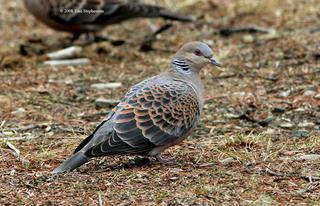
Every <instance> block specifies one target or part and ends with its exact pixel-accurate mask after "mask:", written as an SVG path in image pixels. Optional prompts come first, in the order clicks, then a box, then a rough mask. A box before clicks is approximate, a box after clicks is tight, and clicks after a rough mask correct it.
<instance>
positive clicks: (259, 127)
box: [0, 0, 320, 205]
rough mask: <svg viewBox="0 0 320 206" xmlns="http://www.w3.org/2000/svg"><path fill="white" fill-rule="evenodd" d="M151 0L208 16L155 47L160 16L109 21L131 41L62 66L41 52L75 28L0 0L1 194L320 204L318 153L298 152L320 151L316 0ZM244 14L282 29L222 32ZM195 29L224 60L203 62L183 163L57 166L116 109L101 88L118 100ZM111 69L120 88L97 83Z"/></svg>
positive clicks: (163, 64)
mask: <svg viewBox="0 0 320 206" xmlns="http://www.w3.org/2000/svg"><path fill="white" fill-rule="evenodd" d="M150 2H151V1H150ZM152 2H156V3H158V4H161V5H165V6H167V7H172V6H174V9H179V10H181V11H182V12H185V13H190V14H193V15H195V16H197V17H199V18H198V20H197V21H196V22H194V23H191V24H181V23H174V26H173V27H172V28H170V29H169V30H168V31H166V32H164V33H163V34H161V35H159V36H158V39H157V41H156V42H155V43H154V48H155V49H154V50H153V51H151V52H148V53H143V52H140V51H139V45H140V43H141V42H142V41H143V39H144V37H145V36H146V35H147V34H150V33H151V29H150V26H149V25H153V26H160V25H164V24H165V22H164V21H163V20H160V19H153V20H135V21H131V22H126V23H122V24H120V25H115V26H110V27H108V28H107V29H105V30H104V31H103V32H102V33H101V34H102V35H107V34H108V35H111V36H112V37H114V38H117V39H126V40H128V43H127V44H124V45H122V46H118V47H114V46H111V45H110V44H109V43H108V42H104V43H96V44H92V45H89V46H86V47H85V49H84V52H83V54H82V56H84V57H88V58H90V59H91V61H92V64H90V65H87V66H64V67H57V68H54V67H50V66H45V65H43V64H42V59H41V55H42V54H45V53H47V52H49V51H54V50H57V49H59V48H61V45H62V43H63V42H65V41H66V38H67V37H68V34H64V33H59V32H55V31H52V30H51V29H49V28H47V27H45V26H43V25H42V24H40V23H39V22H37V21H35V20H34V19H33V17H32V16H31V15H30V14H28V13H27V12H26V10H25V8H24V7H23V5H22V2H21V1H6V2H2V3H1V4H0V10H1V12H0V45H1V46H0V108H1V109H0V120H1V122H0V138H1V142H0V143H1V147H0V154H1V155H0V204H2V205H99V204H100V205H118V204H121V205H297V204H299V205H319V204H320V198H319V197H320V195H319V194H320V181H319V178H320V173H319V163H320V158H318V159H315V160H310V159H308V158H307V159H304V160H303V158H302V160H301V157H303V156H304V155H306V154H315V155H320V135H319V130H320V121H319V119H320V118H319V117H320V109H319V108H320V67H319V61H320V45H319V40H320V24H319V18H320V13H319V11H320V4H319V3H318V1H316V0H310V1H303V0H294V1H280V0H271V1H255V0H236V1H229V0H228V1H223V3H222V1H217V0H208V1H206V0H201V1H195V0H191V1H177V0H166V1H164V0H163V1H160V0H159V1H152ZM248 25H258V26H260V27H264V28H272V29H273V31H271V32H269V33H248V32H243V33H234V34H231V35H228V36H224V35H222V34H221V33H220V31H221V30H223V29H229V28H232V27H245V26H248ZM191 40H202V41H206V42H208V43H209V44H210V45H211V47H213V48H214V50H215V56H216V57H217V58H218V59H219V60H220V61H221V62H222V63H223V65H224V70H225V71H224V72H222V73H217V72H214V71H213V70H212V68H209V67H208V68H205V69H204V71H203V73H202V75H203V81H204V84H205V89H206V104H205V109H204V115H203V117H202V121H201V124H200V125H199V126H198V128H197V130H196V132H195V133H194V134H193V135H192V136H190V137H189V138H188V139H187V140H186V141H184V142H183V143H182V144H180V145H178V146H175V147H173V148H170V149H168V151H166V155H168V156H176V157H177V160H178V164H177V165H170V166H166V165H149V164H146V165H142V166H141V165H140V164H136V163H135V162H136V161H137V159H135V157H119V156H116V157H106V158H102V159H95V160H93V161H91V162H90V163H88V164H86V165H84V166H82V167H81V168H80V169H79V170H77V171H75V172H71V173H68V174H64V175H51V174H50V171H51V170H52V169H54V168H55V167H56V166H58V165H59V164H60V163H61V162H62V161H63V160H64V159H65V158H67V157H68V156H69V155H70V154H71V152H72V150H73V149H74V148H75V147H76V146H77V145H78V144H79V142H80V141H81V139H83V138H84V137H85V136H86V135H88V134H90V132H92V131H93V129H94V128H95V126H96V125H97V124H98V123H99V121H101V120H102V119H103V118H104V115H105V114H106V113H107V112H108V111H109V110H110V109H111V108H103V109H99V108H96V107H95V104H94V101H95V99H97V98H99V97H104V98H108V99H119V98H120V97H121V96H122V95H123V94H124V93H125V92H126V91H127V89H128V88H129V87H130V86H131V85H133V84H135V83H137V82H139V81H140V80H142V79H144V78H146V77H149V76H152V75H155V74H157V73H159V72H160V71H164V70H165V69H166V68H167V66H168V64H169V63H170V57H171V56H172V54H173V52H174V51H176V50H177V49H178V48H179V46H181V45H182V44H183V43H185V42H188V41H191ZM21 47H23V52H22V51H21ZM23 54H27V55H23ZM103 82H122V83H123V87H121V88H117V89H108V90H96V89H93V88H92V87H90V85H91V84H94V83H103ZM28 127H29V128H28ZM14 128H15V129H14ZM18 137H19V138H21V137H26V138H27V139H26V140H19V141H18V140H14V139H13V138H18ZM8 139H9V140H8ZM8 142H9V143H11V144H12V145H13V146H15V148H17V149H18V150H19V151H20V157H19V158H17V157H16V153H15V152H14V150H13V149H12V148H10V147H9V146H8V145H10V144H8ZM308 176H312V177H314V179H312V178H311V179H310V178H309V179H308ZM99 199H100V200H99Z"/></svg>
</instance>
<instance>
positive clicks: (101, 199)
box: [98, 192, 105, 206]
mask: <svg viewBox="0 0 320 206" xmlns="http://www.w3.org/2000/svg"><path fill="white" fill-rule="evenodd" d="M98 199H99V205H100V206H103V205H105V204H104V202H103V198H102V194H101V192H98Z"/></svg>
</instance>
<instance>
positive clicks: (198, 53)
mask: <svg viewBox="0 0 320 206" xmlns="http://www.w3.org/2000/svg"><path fill="white" fill-rule="evenodd" d="M194 54H195V55H197V56H201V55H202V53H201V51H200V50H198V49H197V50H196V51H195V52H194Z"/></svg>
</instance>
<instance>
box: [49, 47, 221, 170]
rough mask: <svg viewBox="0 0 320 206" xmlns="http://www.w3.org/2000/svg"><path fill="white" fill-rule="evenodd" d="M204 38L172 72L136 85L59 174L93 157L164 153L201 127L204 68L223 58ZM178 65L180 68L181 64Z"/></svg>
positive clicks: (178, 57)
mask: <svg viewBox="0 0 320 206" xmlns="http://www.w3.org/2000/svg"><path fill="white" fill-rule="evenodd" d="M212 55H213V53H212V50H211V49H210V48H209V47H208V46H207V45H206V44H204V43H202V42H190V43H187V44H185V45H184V46H183V47H182V48H181V49H180V50H179V51H178V52H177V53H176V54H175V56H174V58H173V60H172V64H171V66H170V68H169V70H168V71H167V72H164V73H162V74H159V75H157V76H154V77H151V78H149V79H146V80H144V81H142V82H140V83H138V84H136V85H135V86H133V87H132V88H131V89H130V90H129V91H128V92H127V94H126V95H125V96H124V97H123V98H122V99H121V101H120V103H119V104H118V105H117V106H116V107H115V108H114V109H113V110H112V111H111V112H110V113H109V114H108V116H107V117H106V118H105V120H104V121H103V122H102V123H101V124H100V125H99V126H98V127H97V129H96V130H95V131H94V132H93V133H92V134H91V135H90V136H89V137H87V138H86V139H85V140H83V142H82V143H81V144H80V145H79V146H78V147H77V148H76V150H75V152H74V154H73V155H72V156H71V158H69V159H68V160H66V161H65V162H64V163H63V164H62V165H60V166H59V167H58V168H56V169H55V170H54V171H53V173H60V172H65V171H70V170H73V169H75V168H77V167H79V166H80V165H82V164H84V163H85V162H87V161H88V160H89V159H90V158H92V157H98V156H105V155H115V154H139V155H148V156H158V157H160V153H161V152H162V151H163V150H165V149H166V148H168V147H170V146H173V145H175V144H178V143H180V142H181V141H182V140H183V139H184V138H186V137H187V136H188V135H189V134H190V133H191V132H192V131H193V129H194V128H195V125H196V123H197V122H198V120H199V118H200V114H201V110H202V108H203V97H202V93H203V91H202V90H203V89H202V83H201V79H200V76H199V72H200V70H201V68H202V67H204V66H205V65H207V64H209V63H212V62H213V61H214V62H216V63H215V65H216V66H219V64H218V63H217V61H215V60H214V59H213V58H212ZM177 65H178V66H177Z"/></svg>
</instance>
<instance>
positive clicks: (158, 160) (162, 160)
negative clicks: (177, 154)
mask: <svg viewBox="0 0 320 206" xmlns="http://www.w3.org/2000/svg"><path fill="white" fill-rule="evenodd" d="M155 158H156V161H155V162H156V163H162V164H175V163H177V161H176V159H175V158H174V157H170V158H163V157H162V156H161V155H160V154H157V155H156V156H155Z"/></svg>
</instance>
